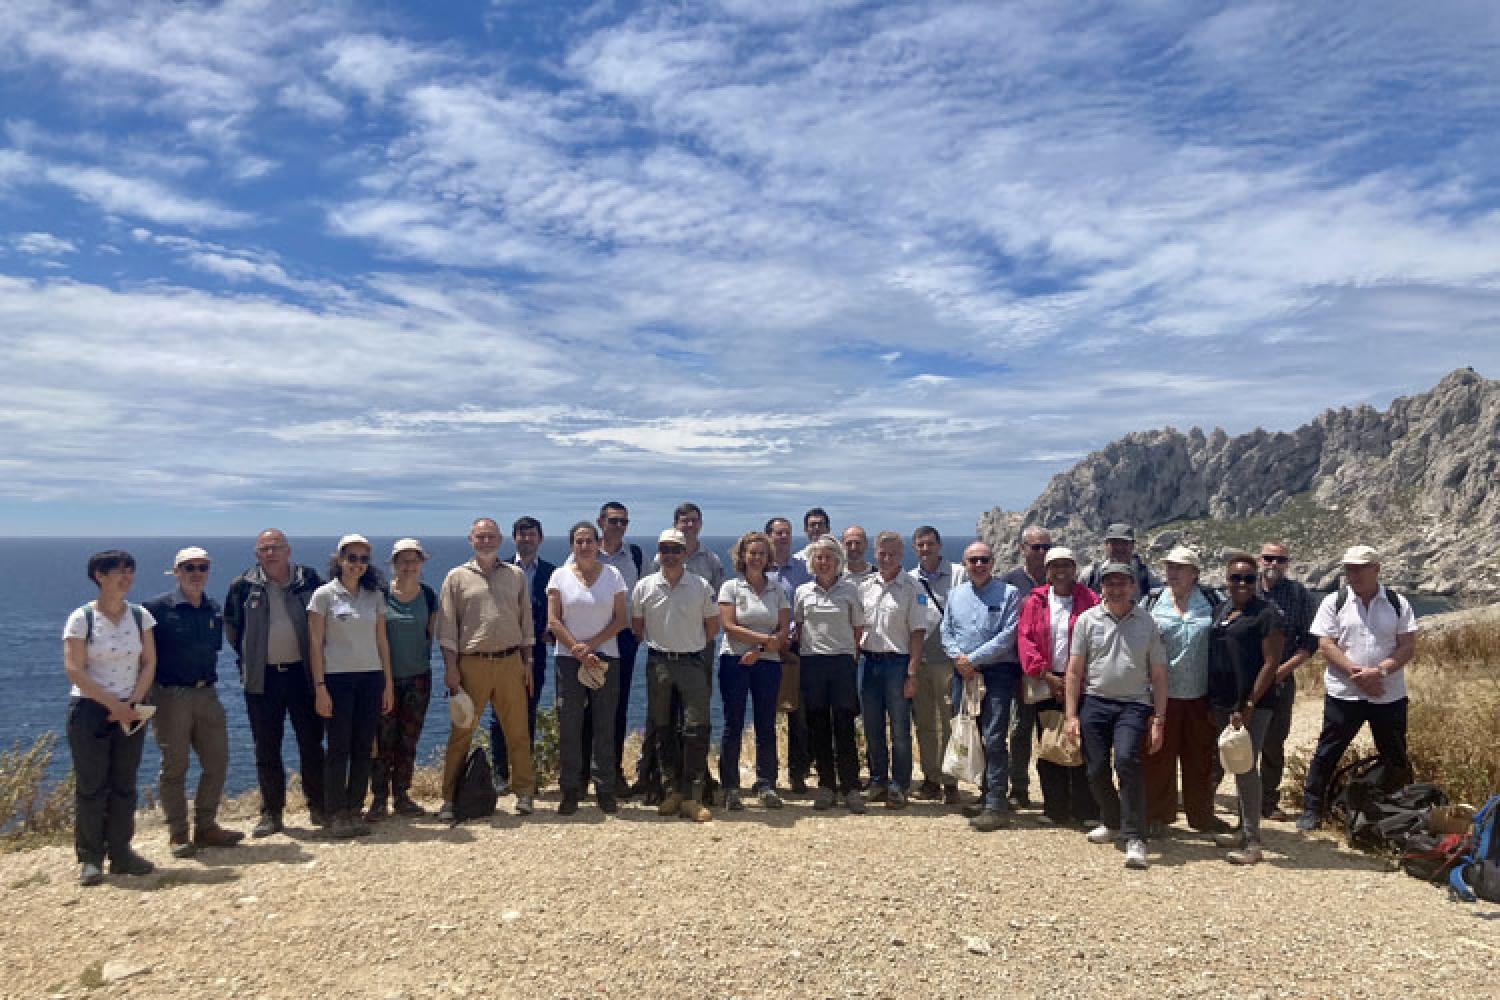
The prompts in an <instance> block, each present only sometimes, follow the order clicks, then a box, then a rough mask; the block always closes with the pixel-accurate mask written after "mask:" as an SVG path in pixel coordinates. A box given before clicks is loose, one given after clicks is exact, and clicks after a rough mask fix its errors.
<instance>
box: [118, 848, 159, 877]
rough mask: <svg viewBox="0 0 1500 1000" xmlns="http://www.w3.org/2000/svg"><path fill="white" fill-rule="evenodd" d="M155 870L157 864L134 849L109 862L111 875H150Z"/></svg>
mask: <svg viewBox="0 0 1500 1000" xmlns="http://www.w3.org/2000/svg"><path fill="white" fill-rule="evenodd" d="M154 871H156V866H155V865H153V864H152V863H151V862H149V861H147V860H146V859H145V858H143V857H141V856H140V855H139V854H137V853H135V852H134V851H131V852H129V853H128V854H126V855H125V856H124V857H121V858H115V859H114V860H112V861H111V862H110V863H109V873H110V874H111V875H150V874H151V873H152V872H154Z"/></svg>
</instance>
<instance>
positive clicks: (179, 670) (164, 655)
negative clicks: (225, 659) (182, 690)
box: [143, 587, 224, 687]
mask: <svg viewBox="0 0 1500 1000" xmlns="http://www.w3.org/2000/svg"><path fill="white" fill-rule="evenodd" d="M143 607H145V609H146V610H147V611H149V612H151V617H152V618H154V619H156V628H155V629H153V630H152V636H151V637H152V638H153V639H155V640H156V683H157V684H161V685H164V686H167V687H174V686H175V687H191V686H193V685H196V684H212V683H214V682H215V681H216V680H218V676H219V650H220V649H222V648H223V646H224V615H223V613H222V612H220V610H219V605H218V604H216V603H215V602H214V599H213V598H212V597H209V596H208V595H207V594H204V595H202V596H201V597H200V598H199V600H198V603H197V604H193V603H192V602H191V601H189V600H188V599H187V595H186V594H184V593H183V592H182V588H181V587H174V588H172V590H171V591H169V592H167V593H165V594H162V595H161V596H160V597H155V598H153V599H151V600H149V601H147V602H146V603H145V604H144V605H143Z"/></svg>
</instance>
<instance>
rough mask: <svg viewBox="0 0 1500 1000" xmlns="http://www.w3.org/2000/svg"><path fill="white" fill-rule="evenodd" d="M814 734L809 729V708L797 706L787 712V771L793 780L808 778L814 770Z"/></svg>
mask: <svg viewBox="0 0 1500 1000" xmlns="http://www.w3.org/2000/svg"><path fill="white" fill-rule="evenodd" d="M812 765H813V758H812V734H811V733H809V732H808V730H807V709H806V708H804V707H803V706H802V705H800V704H799V705H798V706H797V710H796V711H795V712H788V713H787V714H786V773H787V775H788V776H789V777H791V778H792V779H793V780H795V779H797V778H801V779H803V780H804V781H805V780H806V779H807V773H808V772H809V771H811V770H812Z"/></svg>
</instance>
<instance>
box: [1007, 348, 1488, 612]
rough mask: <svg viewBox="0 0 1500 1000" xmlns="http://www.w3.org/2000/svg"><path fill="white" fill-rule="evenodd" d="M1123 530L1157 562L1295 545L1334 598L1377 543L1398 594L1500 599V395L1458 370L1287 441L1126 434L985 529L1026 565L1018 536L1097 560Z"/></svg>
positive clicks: (1337, 413) (1336, 415) (1330, 418)
mask: <svg viewBox="0 0 1500 1000" xmlns="http://www.w3.org/2000/svg"><path fill="white" fill-rule="evenodd" d="M1115 521H1125V522H1128V523H1130V524H1133V525H1134V526H1135V528H1136V536H1137V538H1138V539H1139V540H1140V548H1141V549H1142V551H1143V554H1146V555H1147V556H1148V557H1150V558H1154V559H1155V558H1159V557H1160V555H1161V554H1162V553H1163V552H1165V550H1166V549H1167V548H1168V547H1170V545H1171V544H1175V543H1176V542H1178V541H1184V542H1187V543H1188V544H1195V545H1197V546H1199V547H1200V548H1201V550H1202V551H1203V552H1204V554H1205V556H1207V557H1209V559H1210V560H1212V559H1214V558H1215V557H1217V556H1218V555H1219V554H1220V553H1222V552H1223V551H1225V550H1227V549H1230V548H1239V547H1246V548H1252V550H1253V548H1255V547H1258V546H1259V544H1260V542H1262V541H1264V540H1266V539H1269V538H1282V539H1285V540H1286V541H1287V542H1288V544H1290V545H1291V546H1292V550H1293V556H1294V560H1295V561H1296V563H1297V564H1298V566H1297V568H1298V571H1299V572H1300V575H1301V576H1302V577H1303V578H1304V579H1306V580H1307V581H1308V582H1309V583H1310V584H1311V585H1314V586H1332V585H1333V582H1334V580H1335V579H1336V578H1337V575H1338V569H1339V567H1338V562H1337V560H1338V556H1339V554H1340V553H1341V552H1342V551H1343V549H1344V548H1345V547H1346V546H1348V545H1351V544H1355V543H1366V544H1371V545H1374V546H1375V547H1376V548H1378V549H1380V551H1381V553H1382V556H1383V561H1384V576H1385V578H1386V579H1387V580H1388V581H1389V582H1391V583H1393V584H1394V585H1395V586H1399V587H1404V588H1408V589H1416V590H1419V591H1421V592H1425V593H1432V594H1444V595H1451V594H1460V595H1466V596H1473V597H1494V596H1496V595H1497V594H1500V381H1495V380H1492V379H1485V378H1482V377H1481V376H1480V375H1478V374H1477V373H1476V372H1475V371H1474V370H1473V369H1469V368H1464V369H1459V370H1458V371H1455V372H1453V373H1451V374H1449V375H1448V376H1447V377H1445V378H1444V379H1443V380H1442V381H1441V382H1439V383H1438V384H1437V386H1435V387H1434V388H1433V389H1432V390H1431V391H1429V392H1425V393H1422V394H1421V395H1416V396H1407V397H1403V398H1401V399H1397V400H1396V401H1394V402H1393V403H1392V404H1391V406H1390V408H1389V409H1387V410H1386V411H1385V412H1380V411H1378V410H1376V409H1374V408H1373V407H1371V406H1359V407H1355V408H1353V409H1349V408H1343V409H1335V410H1328V411H1326V412H1324V413H1323V414H1322V415H1321V416H1319V417H1317V418H1316V419H1314V420H1313V421H1311V422H1310V423H1307V424H1304V425H1303V426H1302V427H1299V428H1298V429H1296V430H1295V431H1292V432H1290V433H1286V432H1276V433H1271V432H1267V431H1264V430H1255V431H1251V432H1250V433H1248V434H1241V435H1239V436H1237V437H1230V436H1229V435H1228V434H1226V433H1225V432H1224V431H1223V430H1217V429H1216V430H1214V431H1213V433H1211V434H1205V433H1204V432H1203V431H1201V430H1200V429H1198V428H1196V427H1195V428H1193V429H1192V430H1190V431H1188V432H1187V433H1186V434H1183V433H1181V432H1179V431H1177V430H1175V429H1173V428H1170V427H1169V428H1166V429H1163V430H1154V431H1143V432H1137V433H1133V434H1128V435H1126V436H1125V437H1123V438H1121V439H1120V440H1118V441H1115V442H1114V443H1112V444H1110V445H1107V446H1106V447H1104V448H1103V449H1101V450H1099V451H1096V452H1094V453H1093V454H1091V455H1089V456H1088V457H1087V458H1085V459H1083V460H1082V461H1081V462H1079V463H1078V464H1077V465H1075V466H1074V467H1073V468H1072V469H1070V470H1069V471H1067V472H1063V473H1059V474H1058V475H1056V476H1054V477H1053V478H1052V481H1051V482H1050V483H1049V484H1048V485H1047V488H1046V489H1045V490H1043V491H1042V494H1041V495H1040V496H1038V497H1037V499H1036V500H1035V502H1033V503H1032V504H1031V506H1030V507H1029V508H1027V509H1026V510H1025V511H1024V512H1022V513H1019V514H1018V513H1014V512H1007V511H1003V510H1000V509H999V508H995V509H993V510H991V511H988V512H987V513H985V514H983V515H981V516H980V518H979V526H978V530H979V535H980V537H982V538H985V539H986V540H988V541H989V542H990V543H991V544H993V545H995V546H996V550H997V551H1000V552H1010V553H1012V554H1014V553H1015V551H1016V542H1017V538H1018V534H1019V532H1020V530H1021V528H1022V527H1023V526H1024V525H1028V524H1041V525H1043V526H1045V527H1047V528H1048V529H1050V530H1051V531H1052V533H1053V535H1054V537H1055V538H1056V539H1057V540H1058V541H1059V542H1060V543H1062V544H1067V545H1070V546H1072V547H1074V548H1076V549H1081V550H1082V551H1083V552H1084V553H1086V555H1084V556H1082V557H1081V558H1085V559H1087V558H1090V557H1092V556H1094V555H1097V554H1098V552H1099V551H1100V548H1101V546H1100V538H1101V536H1102V534H1103V532H1104V530H1105V528H1106V526H1107V525H1109V524H1110V523H1112V522H1115Z"/></svg>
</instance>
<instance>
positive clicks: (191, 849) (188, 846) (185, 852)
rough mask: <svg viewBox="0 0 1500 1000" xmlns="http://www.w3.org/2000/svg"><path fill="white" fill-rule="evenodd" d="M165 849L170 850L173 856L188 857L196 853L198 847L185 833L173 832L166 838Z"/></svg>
mask: <svg viewBox="0 0 1500 1000" xmlns="http://www.w3.org/2000/svg"><path fill="white" fill-rule="evenodd" d="M167 849H168V850H169V851H171V852H172V857H174V858H190V857H192V856H193V855H194V854H197V853H198V848H197V847H195V846H193V842H192V840H191V839H189V838H188V835H187V834H185V833H174V834H172V835H171V836H170V837H168V838H167Z"/></svg>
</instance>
